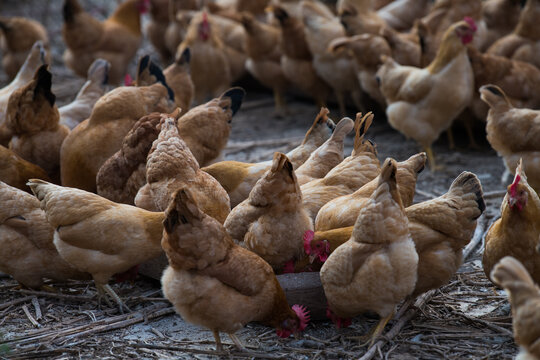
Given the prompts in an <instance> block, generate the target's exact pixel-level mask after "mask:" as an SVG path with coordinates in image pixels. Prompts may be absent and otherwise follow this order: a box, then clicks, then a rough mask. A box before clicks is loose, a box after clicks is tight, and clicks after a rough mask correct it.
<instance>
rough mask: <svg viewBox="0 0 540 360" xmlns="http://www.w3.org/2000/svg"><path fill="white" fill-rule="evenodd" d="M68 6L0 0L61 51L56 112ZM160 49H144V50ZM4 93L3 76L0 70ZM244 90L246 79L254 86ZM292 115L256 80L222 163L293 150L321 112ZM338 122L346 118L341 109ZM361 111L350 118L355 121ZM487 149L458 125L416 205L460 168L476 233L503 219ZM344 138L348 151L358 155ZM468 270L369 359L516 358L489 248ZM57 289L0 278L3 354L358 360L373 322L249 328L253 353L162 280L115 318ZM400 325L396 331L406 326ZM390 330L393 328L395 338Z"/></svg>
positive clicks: (393, 150)
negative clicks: (188, 317)
mask: <svg viewBox="0 0 540 360" xmlns="http://www.w3.org/2000/svg"><path fill="white" fill-rule="evenodd" d="M61 3H62V1H61V0H50V1H39V2H37V1H29V0H27V1H13V0H8V1H6V0H3V1H2V2H0V13H1V14H2V15H6V16H12V15H23V16H29V17H33V18H35V19H38V20H40V21H42V22H43V23H45V24H47V28H48V30H49V34H50V36H51V42H52V51H53V58H54V61H53V66H52V72H53V84H54V86H53V90H54V91H55V93H56V95H57V97H58V101H57V102H58V105H63V104H66V103H69V102H70V101H71V100H72V99H73V97H74V96H75V94H76V92H77V91H78V89H79V87H80V86H81V85H82V83H83V80H82V79H78V78H76V77H75V76H74V75H73V74H72V73H71V71H69V70H67V69H65V68H63V65H62V61H61V54H62V51H63V44H62V40H61V32H60V29H61V25H62V23H61V15H60V14H61ZM92 3H93V4H96V5H98V10H96V12H95V15H96V16H103V14H106V13H107V11H108V10H109V7H114V2H107V1H104V0H101V1H98V0H94V1H92ZM150 51H152V50H151V47H150V46H149V45H148V44H147V43H146V42H145V45H144V46H143V47H142V49H141V50H140V54H143V53H148V52H150ZM0 74H1V75H0V87H2V86H4V85H5V84H6V78H5V76H4V74H3V72H2V71H0ZM247 84H248V85H249V84H250V83H247ZM288 106H289V110H290V113H289V115H288V116H286V117H284V118H274V117H273V116H271V114H272V112H273V102H272V97H271V94H270V93H267V92H261V91H260V88H258V87H253V86H251V85H249V87H247V96H246V99H245V102H244V104H243V106H242V109H241V110H240V111H239V112H238V114H237V115H236V117H235V118H234V120H233V125H232V132H231V137H230V141H229V146H228V147H227V149H226V152H225V159H234V160H240V161H260V160H267V159H270V158H271V156H272V154H273V152H274V151H283V152H285V151H287V150H289V149H290V148H292V147H293V146H295V145H296V144H298V143H299V142H300V141H301V139H302V138H303V136H304V134H305V131H306V130H307V129H308V128H309V126H310V125H311V123H312V121H313V119H314V117H315V115H316V114H317V112H318V110H317V109H316V108H315V106H314V105H313V104H312V103H310V102H308V101H305V100H302V99H296V98H293V97H289V98H288ZM330 110H331V117H332V118H333V119H338V118H339V116H338V115H337V114H338V111H337V109H336V108H333V107H330ZM354 114H355V111H354V109H349V114H348V116H349V117H351V118H354ZM477 125H478V126H477V129H476V133H477V141H478V142H479V143H480V144H481V147H480V149H478V150H470V149H467V148H466V146H467V139H466V136H465V132H464V131H463V129H462V128H460V127H459V125H458V126H456V129H455V130H454V136H455V138H456V142H457V149H456V150H449V149H448V146H447V142H446V137H445V136H442V137H441V139H440V140H439V141H437V142H436V143H435V145H434V152H435V154H436V156H437V158H438V160H439V162H440V163H442V164H443V165H444V166H445V168H444V169H443V170H441V171H438V172H435V173H434V172H431V171H430V169H429V168H426V169H425V170H424V171H423V172H422V174H420V176H419V179H418V185H417V195H416V197H415V202H420V201H424V200H427V199H429V198H431V197H435V196H438V195H441V194H443V193H445V192H446V191H447V189H448V187H449V185H450V183H451V182H452V180H453V179H455V178H456V177H457V176H458V175H459V174H460V173H461V172H462V171H465V170H468V171H471V172H474V173H475V174H476V175H477V176H478V177H479V179H480V180H481V182H482V186H483V189H484V193H486V194H488V196H487V198H486V204H487V209H486V211H485V213H484V215H483V216H482V217H481V218H480V219H479V228H478V229H477V233H476V238H481V237H482V234H483V233H484V232H485V230H486V229H487V227H488V226H489V225H490V224H491V223H492V222H493V221H494V220H495V219H496V218H497V217H498V216H499V207H500V202H501V200H502V195H501V193H502V192H503V191H504V189H505V186H504V185H503V184H501V180H500V179H501V175H502V173H503V170H504V167H503V165H502V161H501V160H500V159H499V158H498V157H497V155H496V154H495V152H494V151H493V150H492V149H491V148H490V147H489V144H488V143H487V141H486V140H485V133H484V132H483V124H477ZM368 138H370V139H371V140H372V141H373V142H375V143H376V144H377V147H378V151H379V158H380V160H381V161H382V160H384V159H385V158H386V157H388V156H391V157H394V158H396V159H397V160H404V159H406V158H407V157H409V156H410V155H412V154H415V153H416V152H418V151H419V149H418V147H417V145H416V144H415V142H414V141H411V140H406V139H405V138H404V137H403V136H402V135H400V134H399V133H398V132H396V131H394V130H393V129H392V128H391V127H390V126H389V125H388V124H387V122H386V120H385V118H384V114H380V113H377V114H376V117H375V121H374V124H373V125H372V128H371V129H370V130H369V132H368ZM352 142H353V141H352V137H349V138H348V139H347V141H346V154H349V153H350V151H351V149H352ZM469 250H470V251H468V257H467V258H466V260H465V263H464V265H463V266H462V267H461V268H460V270H459V272H458V274H457V275H456V276H455V277H454V278H453V279H452V281H451V282H450V283H449V284H448V285H446V286H444V287H442V288H440V289H438V290H436V291H434V292H432V293H430V294H429V295H428V296H424V297H422V298H421V299H419V300H417V301H416V303H415V304H414V305H411V306H407V307H404V308H402V311H401V310H400V311H399V312H398V315H397V316H396V317H395V319H394V320H393V321H391V322H390V323H389V325H388V326H387V327H386V331H385V334H386V335H385V337H383V340H382V341H381V342H380V346H378V347H375V348H373V349H371V350H369V354H367V355H366V358H367V356H368V355H369V356H372V357H373V358H380V359H383V358H384V359H435V358H449V359H463V358H475V359H487V358H491V359H510V358H512V357H513V356H515V354H516V353H517V347H516V346H515V344H514V342H513V339H512V332H511V331H512V327H511V316H510V306H509V304H508V301H507V298H506V295H505V293H504V292H503V291H502V290H497V289H495V288H494V287H493V285H492V284H491V283H490V282H489V280H487V278H486V277H485V275H484V273H483V271H482V265H481V261H480V259H481V253H482V245H481V242H480V243H479V244H478V246H476V247H471V248H470V249H469ZM50 285H51V286H52V287H54V289H56V292H51V293H49V292H36V291H30V290H25V289H17V283H16V282H15V281H14V280H13V279H11V278H10V277H9V276H7V275H1V274H0V339H1V340H0V358H13V359H19V358H20V359H23V358H25V359H28V358H53V359H65V358H102V359H115V358H122V359H125V358H143V359H168V358H175V359H178V358H180V359H184V358H185V359H192V358H197V359H206V358H215V357H216V356H220V357H224V358H271V359H274V358H286V359H319V358H320V359H327V358H328V359H345V358H361V357H362V356H364V355H365V354H366V352H367V351H368V346H361V345H360V341H359V340H358V336H360V335H363V334H365V333H366V332H367V331H368V330H369V329H370V328H371V327H372V326H374V325H375V324H376V321H377V319H375V318H369V317H358V318H355V319H354V320H353V324H352V326H351V327H349V328H346V329H339V330H338V329H335V327H334V326H333V324H332V323H331V322H329V321H324V322H313V323H311V324H310V325H309V326H308V328H307V329H306V331H305V333H304V334H303V336H302V337H301V338H299V339H294V338H289V339H280V338H278V337H277V336H276V335H275V332H274V330H272V329H269V328H266V327H264V326H261V325H258V324H248V325H247V326H246V327H245V328H244V329H243V330H241V331H239V332H238V333H237V335H238V336H239V338H240V339H241V340H242V341H243V342H244V343H245V345H246V347H247V348H248V350H249V352H247V353H240V352H237V351H236V350H235V348H234V346H232V342H231V341H230V339H229V338H228V337H226V336H224V335H222V339H223V340H224V342H225V344H226V346H225V349H226V350H225V351H224V352H223V353H216V352H215V351H214V348H215V347H214V342H213V337H212V333H211V332H210V331H208V330H205V329H201V328H199V327H196V326H194V325H191V324H189V323H186V322H184V321H183V320H182V319H181V318H180V316H178V315H176V314H175V313H174V310H173V309H172V307H171V305H170V304H169V303H168V302H167V301H166V300H164V299H163V298H162V294H161V290H160V285H159V283H158V282H157V281H155V280H151V279H148V278H144V277H142V276H141V277H139V278H138V279H137V280H136V281H135V282H134V283H126V284H115V285H112V286H113V288H114V290H115V291H116V292H117V293H118V294H119V295H120V297H122V298H123V299H126V304H127V305H128V306H129V307H130V308H131V310H132V312H131V313H128V314H124V315H121V314H118V311H117V309H112V308H109V307H107V306H106V305H105V306H104V307H102V309H99V308H98V306H97V296H96V291H95V287H94V286H93V284H92V283H90V282H80V281H78V282H75V281H74V282H68V283H65V284H58V283H56V284H50ZM398 330H399V331H398ZM388 332H389V333H388Z"/></svg>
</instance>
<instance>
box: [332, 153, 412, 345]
mask: <svg viewBox="0 0 540 360" xmlns="http://www.w3.org/2000/svg"><path fill="white" fill-rule="evenodd" d="M396 172H397V164H396V162H395V160H393V159H387V160H386V161H385V162H384V164H383V165H382V167H381V175H380V176H379V177H378V179H377V181H378V184H377V189H376V190H375V191H374V192H373V194H372V195H371V196H370V198H369V201H368V204H367V205H366V207H364V208H363V209H362V210H361V211H360V214H359V215H358V219H356V222H355V225H354V229H353V232H352V235H351V238H350V239H349V240H348V241H347V242H345V243H344V244H343V245H341V246H340V247H338V248H337V249H336V250H335V251H334V252H333V253H332V254H331V255H330V257H328V260H326V262H325V263H324V265H323V267H322V268H321V282H322V285H323V289H324V293H325V295H326V299H327V300H328V308H329V311H328V314H329V315H330V318H331V319H332V320H333V321H335V322H338V320H339V319H343V318H351V317H353V316H356V315H359V314H361V313H363V312H367V311H374V312H376V313H377V314H378V315H379V316H380V317H381V320H380V321H379V324H378V325H377V327H376V328H375V330H374V332H373V335H372V337H371V343H372V344H373V342H374V341H375V339H376V338H377V337H378V336H379V335H380V334H381V333H382V331H383V330H384V327H385V325H386V324H387V323H388V321H389V320H390V319H391V318H392V317H393V316H394V313H395V310H396V307H397V305H398V304H399V303H400V302H401V301H402V300H404V299H405V298H406V297H407V296H408V295H410V294H411V293H412V292H413V291H414V286H415V284H416V279H417V269H418V254H417V253H416V250H415V247H414V242H413V240H412V239H411V235H410V234H409V229H408V226H407V225H408V221H407V217H406V216H405V211H404V208H403V203H402V202H401V198H400V196H399V191H398V188H397V183H396Z"/></svg>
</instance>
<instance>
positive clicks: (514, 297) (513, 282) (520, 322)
mask: <svg viewBox="0 0 540 360" xmlns="http://www.w3.org/2000/svg"><path fill="white" fill-rule="evenodd" d="M491 278H492V279H493V280H494V281H495V282H496V283H497V284H498V285H499V286H501V287H503V288H504V289H505V290H506V291H507V293H508V294H509V298H510V305H512V326H513V328H514V339H515V341H516V343H517V344H518V345H519V346H520V347H521V350H520V352H519V354H518V356H517V357H516V359H518V360H527V359H529V360H534V359H540V345H539V344H540V342H539V339H540V329H539V328H538V321H539V320H540V318H539V314H540V292H539V289H538V285H537V284H535V282H534V281H533V279H531V275H529V274H528V273H527V269H526V268H525V267H524V266H523V265H522V264H521V263H520V262H519V260H516V259H515V258H513V257H511V256H506V257H504V258H502V259H501V261H500V262H499V263H498V264H497V265H496V266H495V268H494V269H493V271H492V272H491Z"/></svg>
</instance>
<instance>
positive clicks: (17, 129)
mask: <svg viewBox="0 0 540 360" xmlns="http://www.w3.org/2000/svg"><path fill="white" fill-rule="evenodd" d="M51 80H52V75H51V73H50V72H49V71H48V70H47V65H42V66H41V67H40V68H39V69H38V71H36V74H35V75H34V79H33V80H32V81H30V82H29V83H28V84H27V85H26V86H24V87H22V88H20V89H18V90H16V91H14V92H13V94H12V95H11V96H10V98H9V102H8V106H7V113H6V127H7V128H8V129H9V131H10V132H11V133H12V134H13V136H12V138H11V141H10V143H9V148H10V150H12V151H13V152H14V153H16V154H17V155H19V156H20V157H22V158H23V159H25V160H27V161H29V162H31V163H33V164H36V165H38V166H39V167H41V168H42V169H43V170H45V172H47V175H48V176H49V177H50V178H51V180H52V181H53V182H55V183H60V147H61V146H62V142H63V141H64V138H65V137H66V136H67V135H68V133H69V129H68V128H67V127H66V126H64V125H60V124H59V121H60V114H59V113H58V108H57V107H56V105H55V101H56V96H55V95H54V94H53V93H52V92H51Z"/></svg>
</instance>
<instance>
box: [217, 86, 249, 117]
mask: <svg viewBox="0 0 540 360" xmlns="http://www.w3.org/2000/svg"><path fill="white" fill-rule="evenodd" d="M245 95H246V91H245V90H244V89H242V88H241V87H234V88H231V89H229V90H227V91H226V92H225V93H224V94H223V95H221V97H222V98H224V97H228V98H230V99H231V105H230V107H231V110H232V113H233V116H234V115H235V114H236V112H237V111H238V110H240V106H242V100H243V99H244V96H245Z"/></svg>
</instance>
